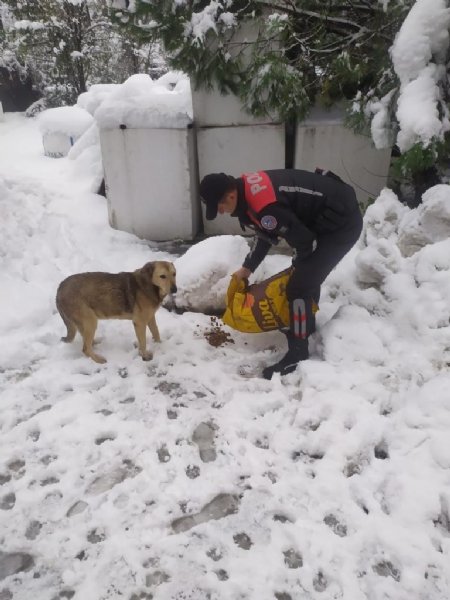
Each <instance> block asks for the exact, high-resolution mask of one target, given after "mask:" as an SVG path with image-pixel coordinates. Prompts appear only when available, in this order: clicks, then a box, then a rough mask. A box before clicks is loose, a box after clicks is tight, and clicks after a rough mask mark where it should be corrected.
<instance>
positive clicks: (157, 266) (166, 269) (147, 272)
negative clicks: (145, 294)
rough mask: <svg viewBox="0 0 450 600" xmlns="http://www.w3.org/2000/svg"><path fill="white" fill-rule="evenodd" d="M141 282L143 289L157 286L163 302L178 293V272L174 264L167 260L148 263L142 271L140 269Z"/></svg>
mask: <svg viewBox="0 0 450 600" xmlns="http://www.w3.org/2000/svg"><path fill="white" fill-rule="evenodd" d="M139 280H140V281H141V283H142V284H144V285H143V287H144V288H145V287H147V286H148V287H149V288H150V287H152V286H155V287H157V288H158V290H159V297H160V298H161V300H162V299H163V298H165V297H166V296H167V295H168V294H175V293H176V291H177V283H176V270H175V266H174V264H173V263H171V262H168V261H165V260H156V261H153V262H148V263H147V264H145V265H144V266H143V267H142V269H139Z"/></svg>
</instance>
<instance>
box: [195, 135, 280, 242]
mask: <svg viewBox="0 0 450 600" xmlns="http://www.w3.org/2000/svg"><path fill="white" fill-rule="evenodd" d="M197 150H198V164H199V176H200V180H201V179H202V177H204V176H205V175H207V174H208V173H220V172H224V173H227V175H234V176H235V177H239V176H240V175H241V174H242V173H245V172H248V171H260V170H262V169H282V168H284V125H241V126H235V127H207V128H199V129H198V130H197ZM202 209H203V211H204V208H203V206H202ZM203 226H204V231H205V234H206V235H220V234H242V229H241V228H240V226H239V222H238V220H237V219H236V218H233V217H230V216H229V215H219V216H218V217H217V219H214V221H207V220H206V219H205V218H204V212H203Z"/></svg>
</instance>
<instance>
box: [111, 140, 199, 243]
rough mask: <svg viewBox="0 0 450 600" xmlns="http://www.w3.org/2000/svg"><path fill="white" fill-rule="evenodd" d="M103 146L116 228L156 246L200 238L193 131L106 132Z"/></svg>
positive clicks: (112, 223)
mask: <svg viewBox="0 0 450 600" xmlns="http://www.w3.org/2000/svg"><path fill="white" fill-rule="evenodd" d="M100 143H101V149H102V158H103V168H104V172H105V183H106V196H107V201H108V211H109V221H110V224H111V226H112V227H114V228H116V229H120V230H122V231H128V232H130V233H134V234H135V235H137V236H139V237H141V238H144V239H148V240H155V241H165V240H174V239H192V238H193V237H195V235H196V234H197V232H198V229H199V224H200V208H199V201H198V191H197V167H196V160H195V158H196V152H195V137H194V131H193V129H113V130H101V131H100Z"/></svg>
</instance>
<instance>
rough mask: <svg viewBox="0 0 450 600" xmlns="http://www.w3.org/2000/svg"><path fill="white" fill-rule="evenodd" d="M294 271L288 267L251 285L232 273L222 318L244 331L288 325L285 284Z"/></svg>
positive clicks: (254, 331)
mask: <svg viewBox="0 0 450 600" xmlns="http://www.w3.org/2000/svg"><path fill="white" fill-rule="evenodd" d="M291 272H292V269H290V268H289V269H286V270H285V271H282V272H281V273H277V274H276V275H273V276H272V277H270V278H269V279H265V280H264V281H261V282H260V283H254V284H252V285H248V282H247V281H245V280H241V281H238V280H237V279H236V277H234V276H233V277H232V278H231V281H230V285H229V286H228V291H227V309H226V311H225V313H224V315H223V317H222V321H223V322H224V323H225V324H226V325H228V326H229V327H232V328H233V329H237V330H238V331H243V332H244V333H261V332H262V331H273V330H274V329H281V328H282V327H287V326H289V303H288V300H287V297H286V285H287V282H288V280H289V277H290V275H291Z"/></svg>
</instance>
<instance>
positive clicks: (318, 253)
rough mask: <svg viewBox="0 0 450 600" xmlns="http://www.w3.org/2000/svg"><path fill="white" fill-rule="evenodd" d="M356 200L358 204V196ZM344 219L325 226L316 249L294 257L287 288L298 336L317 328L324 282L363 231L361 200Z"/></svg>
mask: <svg viewBox="0 0 450 600" xmlns="http://www.w3.org/2000/svg"><path fill="white" fill-rule="evenodd" d="M352 204H353V206H355V204H356V199H355V203H353V202H352ZM341 221H342V222H341V224H339V226H337V227H334V228H333V226H332V225H329V226H328V227H326V226H325V227H321V228H320V231H319V232H318V233H317V245H316V248H315V250H314V251H313V252H312V253H311V254H310V255H308V256H307V257H305V258H302V259H295V258H294V261H293V267H294V271H293V274H292V275H291V277H290V279H289V282H288V285H287V290H286V292H287V297H288V300H289V304H290V310H291V329H290V333H291V334H293V335H294V337H295V338H296V339H306V338H307V337H308V336H309V335H310V334H311V333H314V331H315V330H316V319H315V315H314V312H313V306H314V302H315V303H317V304H318V302H319V298H320V286H321V285H322V283H323V282H324V281H325V279H326V278H327V276H328V275H329V273H330V272H331V271H332V270H333V269H334V267H335V266H336V265H337V264H338V263H339V262H340V261H341V260H342V258H343V257H344V256H345V255H346V254H347V252H348V251H349V250H350V249H351V248H352V247H353V246H354V245H355V244H356V242H357V241H358V238H359V236H360V235H361V230H362V215H361V212H360V210H359V208H358V207H357V204H356V209H353V211H352V212H350V214H348V215H344V216H342V215H341Z"/></svg>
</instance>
